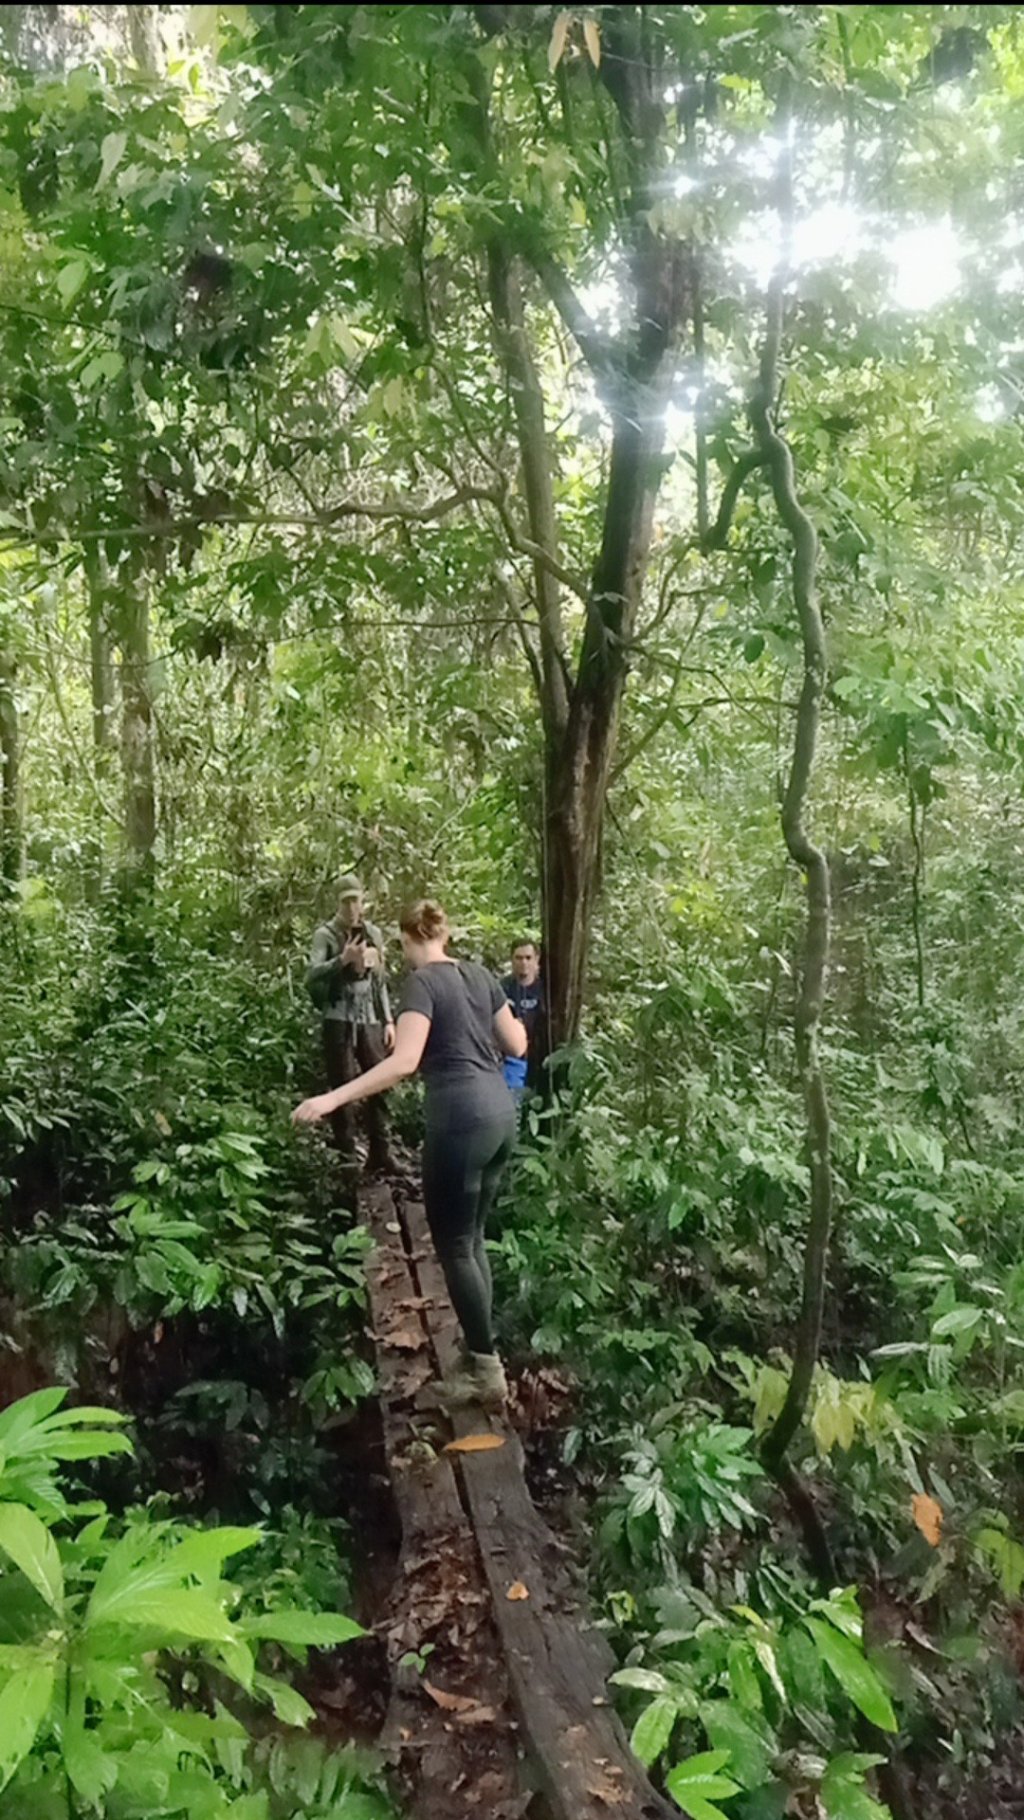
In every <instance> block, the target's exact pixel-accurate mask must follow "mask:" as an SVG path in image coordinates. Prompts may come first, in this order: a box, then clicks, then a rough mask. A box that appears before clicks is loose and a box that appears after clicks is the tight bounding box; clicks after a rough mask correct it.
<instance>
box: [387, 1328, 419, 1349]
mask: <svg viewBox="0 0 1024 1820" xmlns="http://www.w3.org/2000/svg"><path fill="white" fill-rule="evenodd" d="M384 1341H385V1344H386V1345H387V1346H393V1347H394V1348H395V1350H396V1352H419V1349H420V1347H421V1346H422V1345H423V1335H422V1333H414V1332H413V1330H412V1328H411V1327H401V1328H399V1330H398V1332H397V1333H386V1334H385V1335H384Z"/></svg>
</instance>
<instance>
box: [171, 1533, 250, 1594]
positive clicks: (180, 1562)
mask: <svg viewBox="0 0 1024 1820" xmlns="http://www.w3.org/2000/svg"><path fill="white" fill-rule="evenodd" d="M262 1540H263V1531H262V1530H260V1529H234V1528H231V1527H230V1526H228V1525H224V1526H223V1527H222V1528H219V1529H200V1530H197V1531H196V1533H195V1534H194V1535H191V1536H186V1537H185V1540H184V1541H183V1542H179V1544H178V1546H177V1547H176V1548H175V1549H173V1550H172V1551H171V1554H170V1555H169V1556H168V1561H167V1564H168V1566H169V1567H173V1568H174V1571H175V1573H176V1574H177V1575H178V1576H179V1577H180V1578H181V1579H185V1578H186V1576H188V1575H191V1576H193V1577H194V1578H195V1579H197V1580H201V1579H205V1578H206V1577H207V1576H208V1575H209V1574H211V1573H213V1574H216V1575H219V1573H220V1569H221V1568H222V1566H223V1565H224V1562H225V1561H227V1560H228V1559H229V1558H230V1557H231V1556H232V1555H240V1554H242V1553H244V1551H245V1550H246V1549H247V1548H255V1547H256V1545H257V1543H258V1542H261V1541H262Z"/></svg>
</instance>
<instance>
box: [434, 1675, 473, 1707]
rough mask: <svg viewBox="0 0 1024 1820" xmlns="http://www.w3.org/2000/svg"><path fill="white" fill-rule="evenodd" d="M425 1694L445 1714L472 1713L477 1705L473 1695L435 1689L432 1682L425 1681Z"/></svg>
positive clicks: (439, 1688) (440, 1688)
mask: <svg viewBox="0 0 1024 1820" xmlns="http://www.w3.org/2000/svg"><path fill="white" fill-rule="evenodd" d="M423 1692H424V1693H425V1694H429V1695H430V1698H431V1699H432V1700H433V1702H434V1705H435V1706H439V1707H440V1708H441V1711H442V1712H445V1713H471V1712H472V1711H473V1710H474V1708H475V1707H476V1705H477V1701H476V1700H474V1699H473V1697H472V1695H471V1694H450V1693H448V1691H447V1689H446V1688H443V1687H435V1686H434V1684H433V1682H432V1681H427V1680H424V1682H423Z"/></svg>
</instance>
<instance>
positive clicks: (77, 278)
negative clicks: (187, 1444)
mask: <svg viewBox="0 0 1024 1820" xmlns="http://www.w3.org/2000/svg"><path fill="white" fill-rule="evenodd" d="M88 276H89V262H88V260H87V259H69V260H68V263H67V265H62V266H61V268H60V271H59V272H58V273H57V289H58V291H59V292H60V295H61V301H62V302H63V303H73V302H74V299H75V298H76V297H77V296H78V293H79V291H80V290H81V288H82V286H83V284H84V283H85V281H86V279H87V278H88ZM65 1394H66V1393H65Z"/></svg>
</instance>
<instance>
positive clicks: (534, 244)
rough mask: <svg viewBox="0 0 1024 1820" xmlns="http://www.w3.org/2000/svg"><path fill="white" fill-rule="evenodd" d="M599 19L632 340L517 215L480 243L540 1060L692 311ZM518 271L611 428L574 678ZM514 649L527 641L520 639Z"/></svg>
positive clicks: (486, 22) (496, 178)
mask: <svg viewBox="0 0 1024 1820" xmlns="http://www.w3.org/2000/svg"><path fill="white" fill-rule="evenodd" d="M512 10H514V9H508V8H501V7H499V8H493V7H475V8H474V9H473V11H474V14H475V16H476V20H477V23H478V25H479V26H480V28H481V30H482V31H483V32H484V34H485V36H487V37H490V36H492V35H493V34H494V33H495V32H501V31H504V30H505V29H506V27H507V25H508V23H509V15H510V12H511V11H512ZM604 11H605V17H604V19H603V22H602V32H603V34H604V43H605V50H606V55H605V56H604V57H603V58H602V61H601V66H600V78H601V81H602V82H603V83H604V84H605V86H606V87H607V89H608V92H609V94H610V95H611V97H612V100H613V102H614V106H615V111H616V114H617V116H618V120H619V124H620V128H621V132H622V140H623V148H624V157H625V159H626V163H627V165H628V168H629V171H630V198H629V203H628V206H627V208H626V210H625V215H624V220H623V223H622V229H623V237H624V240H625V242H626V244H627V245H628V247H629V250H630V267H631V275H632V283H633V306H634V307H633V312H632V321H631V323H630V325H629V327H628V328H627V329H626V330H625V331H624V332H623V333H622V334H621V335H620V336H618V337H616V338H615V339H614V341H612V340H609V339H608V338H607V337H606V336H605V335H603V334H602V333H601V332H600V331H599V330H598V329H597V327H596V326H595V324H594V323H593V322H592V321H591V320H590V319H589V317H588V315H587V312H586V310H585V309H584V307H583V306H582V304H581V303H580V301H579V299H578V298H577V297H576V295H575V293H574V292H573V289H572V284H571V282H570V280H569V278H568V276H567V274H566V273H565V272H564V271H563V270H562V269H561V267H560V266H559V264H558V262H557V260H556V259H555V258H554V257H553V256H552V255H551V253H550V251H549V249H548V248H547V246H546V244H545V242H544V237H543V235H542V234H538V233H537V231H536V228H535V226H531V225H530V224H528V223H524V222H523V221H522V220H521V219H518V218H517V217H516V214H515V211H514V210H513V211H512V214H511V219H510V221H509V222H507V223H502V224H501V227H500V228H499V230H498V231H496V232H492V233H490V234H489V236H488V239H487V242H486V249H487V258H488V281H489V293H490V303H491V311H492V316H493V320H494V328H495V342H496V345H497V348H498V353H499V356H500V358H501V360H502V364H503V366H504V369H505V373H506V377H507V380H508V386H509V394H510V398H511V401H512V409H513V413H514V416H515V423H516V434H517V439H518V443H519V455H520V464H521V469H522V479H523V496H524V501H525V506H526V515H527V519H528V522H529V528H530V540H531V544H532V554H533V559H534V598H535V604H536V608H537V617H538V630H539V661H538V659H537V655H536V653H533V655H532V657H531V667H532V669H533V674H534V679H535V681H536V682H537V686H538V693H539V696H540V710H541V721H542V727H543V735H544V782H545V801H544V805H543V809H542V816H543V828H544V844H545V854H544V863H543V877H542V884H541V890H542V899H543V902H542V920H543V929H544V972H545V983H546V997H547V1005H548V1019H547V1028H546V1030H545V1031H544V1032H543V1033H542V1036H543V1046H544V1048H545V1050H546V1051H547V1053H549V1054H550V1053H551V1052H552V1051H557V1050H560V1049H563V1048H564V1047H565V1046H566V1045H567V1044H569V1043H571V1042H573V1041H574V1039H575V1038H576V1036H577V1035H578V1032H579V1026H580V1017H581V1013H582V1009H583V998H584V988H585V970H586V958H587V952H588V948H589V943H590V929H591V921H592V916H593V910H594V902H595V898H596V896H597V891H598V881H599V876H600V859H601V838H602V830H603V824H604V814H605V805H606V802H607V797H608V788H609V782H610V779H611V772H612V763H613V760H614V756H615V742H616V736H617V733H618V723H619V708H620V705H621V701H622V692H623V689H624V687H625V683H626V677H627V674H628V669H629V646H630V641H631V639H632V637H633V632H634V628H635V624H636V615H637V611H638V609H639V605H640V598H641V593H642V589H643V582H644V576H645V574H646V570H647V561H648V557H649V554H650V546H651V534H652V529H653V519H654V505H655V500H656V498H657V493H658V487H659V484H660V480H661V473H662V462H661V453H662V447H663V442H664V434H665V406H666V403H667V389H668V382H669V381H670V379H671V376H672V371H673V367H674V361H675V346H676V338H677V333H678V330H679V327H680V324H681V322H682V320H683V318H684V316H685V315H686V313H687V309H688V308H691V313H692V307H691V306H692V291H693V283H692V276H693V268H692V259H691V256H690V253H689V250H688V249H687V248H685V247H684V246H683V245H682V244H681V243H680V242H678V241H674V240H671V239H669V238H667V237H664V236H662V235H661V234H660V233H659V232H656V231H655V230H654V229H652V227H651V226H650V219H651V211H652V209H653V207H654V205H655V202H656V199H657V194H658V188H657V186H658V184H659V183H660V182H661V175H662V173H661V151H660V133H661V129H662V127H663V124H664V98H663V89H664V84H663V79H662V74H661V72H660V70H659V69H658V67H657V63H656V59H655V58H654V56H653V55H652V53H651V49H650V46H649V44H648V41H647V37H646V33H645V27H644V17H643V13H644V9H643V8H642V7H610V8H606V9H604ZM466 75H467V85H468V88H469V91H470V93H471V95H472V97H473V100H472V104H471V107H470V109H469V110H468V115H469V120H470V134H471V139H472V141H473V142H474V145H475V149H476V155H477V158H478V160H479V163H480V166H481V170H480V175H481V176H482V177H483V180H484V182H485V183H487V184H494V185H495V186H497V187H499V188H500V181H501V170H500V159H499V154H498V148H497V147H496V144H495V139H494V135H493V132H492V120H491V113H490V106H491V94H490V76H489V75H488V73H487V72H486V71H485V69H484V68H483V66H482V65H481V63H480V60H479V58H478V57H477V56H476V55H475V54H474V55H471V56H470V57H469V58H468V59H467V65H466ZM516 248H517V249H518V258H517V255H516V253H515V251H514V250H513V249H516ZM518 259H522V260H523V261H525V262H527V263H529V264H530V265H532V266H533V268H534V271H535V272H536V275H537V276H538V277H539V279H540V281H541V283H542V285H543V286H544V288H545V290H546V291H547V293H548V298H549V301H550V302H551V303H552V304H553V305H554V307H555V309H556V310H557V311H558V313H559V314H560V316H561V317H562V319H563V322H564V323H565V326H566V327H567V329H568V330H569V332H570V334H571V335H572V336H573V338H574V339H575V341H576V343H577V345H578V348H579V351H580V353H581V355H582V357H583V359H584V361H585V362H586V363H587V364H588V365H589V366H590V368H591V370H592V372H593V374H594V378H595V381H596V383H597V388H598V391H599V392H600V394H601V396H602V397H603V399H604V402H605V403H606V405H607V407H608V410H609V412H610V414H611V417H612V423H613V432H612V450H611V461H610V468H609V479H608V493H607V498H606V501H605V512H604V525H603V530H602V537H601V548H600V552H599V554H598V557H597V561H596V563H595V565H594V570H593V577H592V581H591V585H590V589H589V593H588V596H587V617H586V624H585V628H584V633H583V643H582V649H581V652H580V657H579V664H578V668H577V671H576V674H575V676H574V677H573V676H571V675H570V671H569V666H568V663H567V660H566V655H565V641H564V637H563V629H562V619H561V588H562V585H563V582H564V579H565V572H564V570H563V568H562V565H561V564H560V562H559V553H558V521H557V513H556V507H555V493H554V487H553V484H552V466H551V451H550V445H549V442H548V436H547V428H546V424H545V412H544V394H543V388H542V386H541V383H540V379H539V376H538V373H537V369H536V365H535V362H534V359H533V354H532V351H531V347H530V342H529V337H528V334H527V329H526V323H525V320H524V312H523V304H522V297H521V293H520V281H519V269H518ZM524 637H526V638H527V639H528V634H527V633H526V632H525V629H524ZM528 648H529V647H528Z"/></svg>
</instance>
